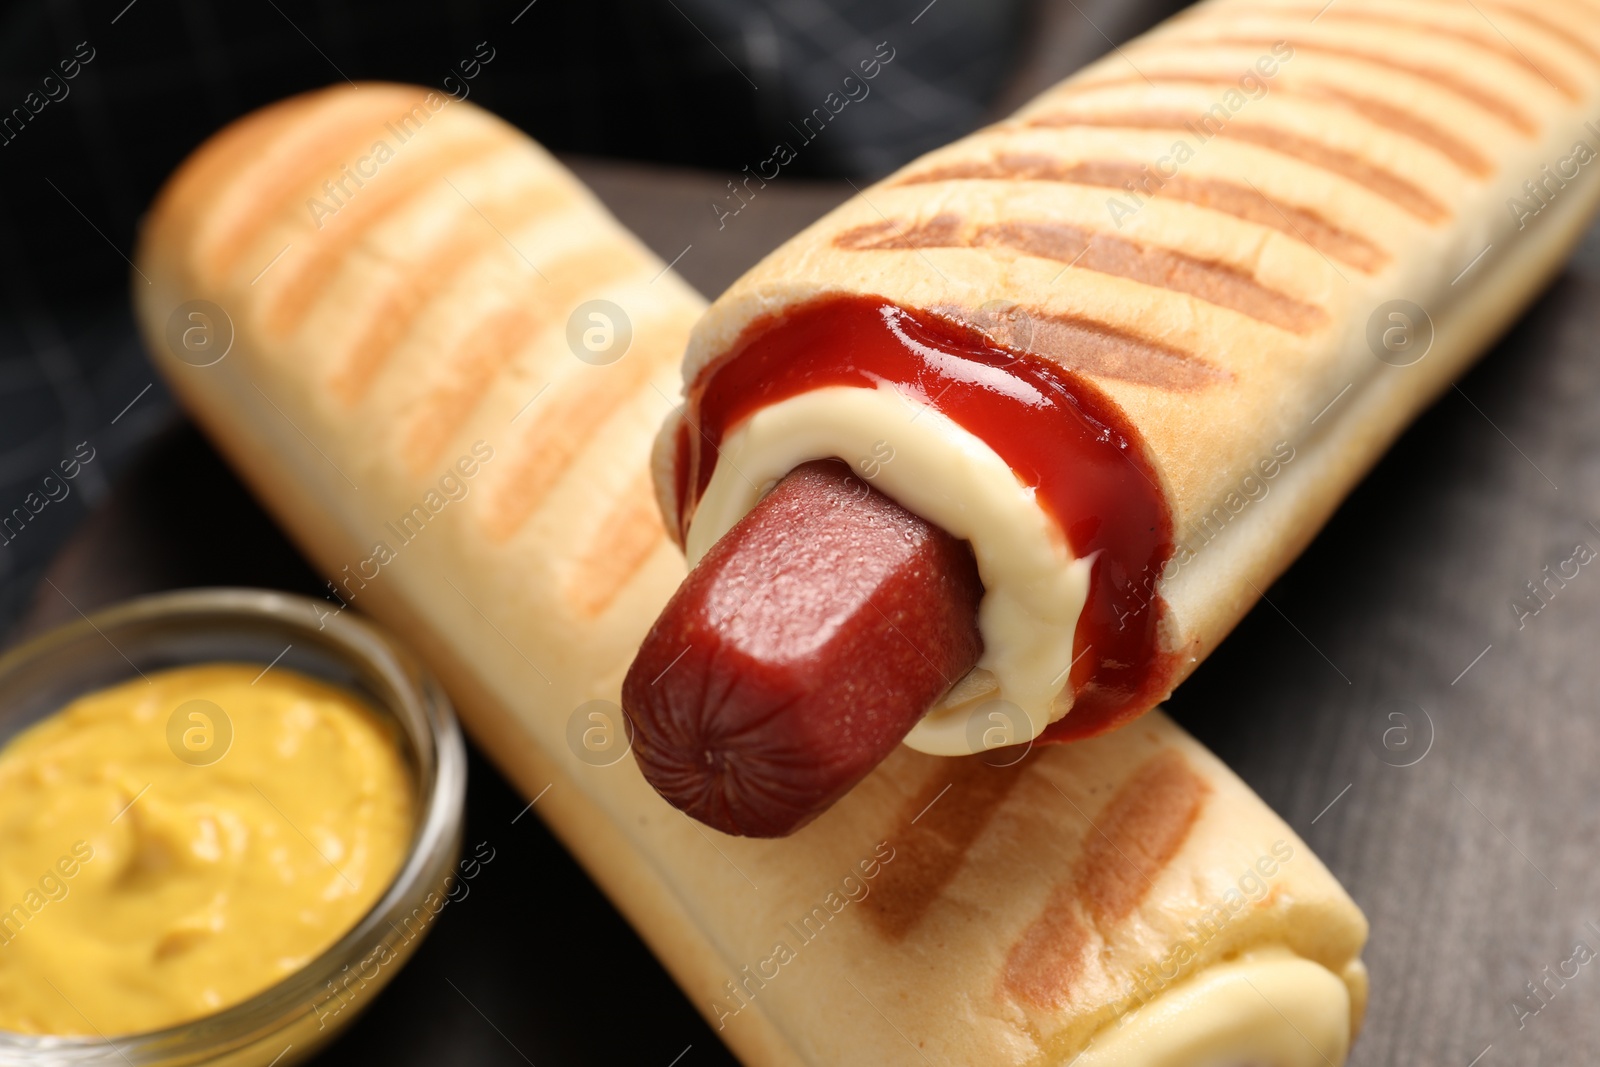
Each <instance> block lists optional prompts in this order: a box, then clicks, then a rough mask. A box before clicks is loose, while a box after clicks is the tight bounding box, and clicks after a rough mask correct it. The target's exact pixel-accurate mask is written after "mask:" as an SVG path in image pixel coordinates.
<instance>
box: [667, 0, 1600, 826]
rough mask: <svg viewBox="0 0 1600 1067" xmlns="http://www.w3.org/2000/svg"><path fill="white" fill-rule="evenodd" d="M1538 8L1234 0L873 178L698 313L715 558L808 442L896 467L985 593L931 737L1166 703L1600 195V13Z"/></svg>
mask: <svg viewBox="0 0 1600 1067" xmlns="http://www.w3.org/2000/svg"><path fill="white" fill-rule="evenodd" d="M1319 8H1320V10H1319ZM1543 10H1544V8H1543V6H1542V5H1536V4H1533V3H1531V2H1529V0H1514V2H1511V3H1507V4H1501V5H1498V6H1497V7H1496V9H1495V12H1494V13H1493V14H1486V13H1485V12H1484V11H1482V10H1480V9H1479V7H1478V5H1473V4H1470V3H1466V2H1462V3H1450V2H1446V0H1427V2H1424V3H1420V4H1415V5H1407V6H1406V8H1405V10H1404V11H1403V12H1401V11H1399V10H1398V9H1396V8H1394V7H1393V6H1392V5H1381V4H1379V3H1377V2H1376V0H1349V2H1341V3H1339V4H1338V5H1319V4H1315V3H1300V2H1298V0H1276V2H1260V0H1212V2H1208V3H1203V4H1200V5H1198V6H1196V7H1195V8H1193V9H1192V10H1190V11H1189V12H1187V13H1186V14H1185V15H1184V16H1182V17H1180V18H1178V19H1174V20H1173V21H1171V22H1169V23H1167V24H1165V25H1163V26H1161V27H1159V28H1157V29H1156V30H1154V31H1152V32H1151V33H1149V34H1148V35H1146V36H1145V37H1143V38H1140V39H1139V40H1137V41H1135V42H1133V43H1131V44H1129V45H1128V46H1126V47H1124V48H1120V49H1118V50H1117V52H1116V53H1115V54H1114V55H1112V56H1109V57H1107V58H1106V59H1105V60H1103V61H1101V62H1099V63H1096V64H1094V65H1093V66H1091V67H1089V68H1088V69H1086V70H1085V71H1083V72H1082V73H1081V74H1079V75H1077V76H1075V77H1073V78H1071V79H1068V80H1067V81H1066V82H1064V83H1062V84H1061V85H1059V86H1057V87H1055V88H1053V89H1051V90H1049V91H1048V92H1046V93H1045V94H1043V95H1042V96H1041V97H1039V98H1038V99H1037V100H1035V101H1033V102H1032V103H1030V104H1029V105H1027V106H1026V107H1024V108H1023V109H1022V110H1021V111H1020V112H1018V113H1017V114H1016V115H1014V116H1012V117H1011V118H1010V119H1007V120H1005V121H1003V122H1000V123H998V124H996V125H994V126H991V127H988V128H986V129H984V130H981V131H979V132H978V133H976V134H973V135H972V136H970V137H968V138H966V139H964V140H962V141H959V142H957V143H955V144H953V145H951V146H949V147H948V148H945V149H942V150H940V151H937V152H934V153H932V154H930V155H928V156H926V157H924V158H922V159H919V160H917V161H915V162H912V163H911V164H909V165H907V166H906V167H905V168H903V169H902V170H900V171H899V172H897V173H895V174H893V175H890V176H889V177H888V178H886V179H885V180H883V181H882V182H880V183H878V184H877V185H874V186H872V187H870V188H868V189H866V190H864V191H863V192H862V193H861V195H859V196H857V197H855V198H853V199H852V200H850V201H849V202H847V203H846V204H844V205H842V206H841V207H840V208H838V209H837V210H835V211H834V212H833V213H831V214H830V215H828V216H827V217H825V218H824V219H822V220H820V221H819V222H817V223H816V224H814V225H813V226H812V227H810V228H809V229H808V230H806V231H805V232H803V233H801V234H800V235H798V236H797V237H795V238H794V239H792V240H791V241H789V242H788V243H787V244H785V245H784V246H783V247H781V248H779V249H778V250H777V251H775V252H773V253H772V254H771V255H770V256H768V257H767V258H766V259H765V260H764V261H763V262H762V263H760V264H759V265H757V266H756V267H755V268H754V269H752V270H751V271H750V272H749V273H748V274H746V275H745V276H744V277H743V278H741V279H740V280H739V281H738V282H737V283H735V284H734V286H733V287H732V288H730V289H729V290H728V292H726V293H725V294H723V296H722V297H720V298H719V299H718V300H717V301H715V302H714V303H713V304H712V306H711V308H710V310H709V311H708V312H707V314H706V315H705V317H704V318H702V319H701V320H700V322H699V323H698V324H697V325H696V327H695V330H694V333H693V335H692V337H691V339H690V343H689V347H688V351H687V354H686V356H685V359H684V364H683V381H684V403H683V406H682V408H681V410H680V411H678V412H675V413H674V414H672V415H671V416H669V418H668V420H667V423H666V425H665V426H664V428H663V432H662V434H661V435H660V437H659V438H658V443H657V448H656V460H655V466H656V474H657V483H656V488H657V495H658V498H659V500H660V502H661V505H662V510H663V513H664V515H665V518H666V523H667V528H668V530H669V532H670V533H671V534H672V535H673V536H674V538H676V539H677V540H678V542H679V543H680V544H681V545H683V546H684V547H685V549H686V551H687V555H688V558H689V561H690V563H691V565H692V566H693V567H694V568H695V572H696V578H695V580H696V581H698V582H707V583H711V582H715V580H716V579H715V577H714V576H705V577H701V576H700V575H699V572H700V571H701V570H702V569H706V568H710V569H713V570H714V569H716V568H717V567H719V566H721V565H722V564H721V562H720V559H721V557H719V556H717V555H716V554H715V553H714V550H713V549H714V546H715V545H716V543H717V541H718V539H719V538H720V537H722V536H723V535H724V533H725V532H726V531H727V530H729V529H730V528H732V527H734V525H735V524H736V523H737V522H738V521H739V520H740V519H741V517H742V516H743V515H744V514H745V513H746V512H748V511H749V510H750V509H751V508H752V507H753V506H755V504H756V502H757V501H758V500H759V499H760V498H761V495H762V494H763V493H764V492H765V491H766V490H767V489H768V487H770V486H771V485H773V484H775V483H777V481H778V480H779V479H781V478H782V477H783V476H784V475H785V474H786V473H787V472H788V471H789V470H790V469H791V468H793V467H794V466H795V465H797V464H800V463H804V462H808V461H811V460H815V459H820V458H828V457H832V458H837V459H841V460H843V461H845V462H847V463H850V464H852V465H858V466H862V467H864V468H865V467H871V469H872V471H873V474H874V479H873V482H872V484H873V486H874V487H875V488H876V489H878V490H879V491H881V492H883V493H885V494H886V495H888V496H890V497H891V498H893V499H895V500H896V501H897V502H898V503H899V504H901V505H902V506H903V507H904V508H906V509H907V510H908V511H911V512H912V513H914V514H917V515H919V516H920V517H921V518H922V519H924V520H925V521H927V522H929V523H931V524H932V525H935V526H939V527H940V528H942V529H944V530H945V531H946V532H947V533H949V534H950V535H951V536H954V537H957V538H959V539H962V540H966V541H968V542H969V543H970V544H971V546H972V550H973V553H974V556H975V559H976V561H977V567H978V572H979V576H980V579H981V581H982V582H983V585H984V596H983V600H982V602H981V606H980V609H979V620H980V629H981V636H982V644H983V653H982V657H981V658H980V660H979V662H978V663H977V664H976V666H975V667H974V669H973V670H972V671H971V672H969V673H968V675H967V676H966V677H965V678H964V679H962V680H960V681H959V682H957V683H956V684H955V685H953V686H952V687H951V689H950V690H949V691H948V692H947V693H946V694H944V695H943V696H942V697H941V698H940V699H938V700H936V701H934V702H933V703H931V704H930V705H929V708H928V711H927V714H926V715H924V716H923V717H922V719H921V720H920V721H919V722H917V723H916V725H915V726H914V727H912V728H911V730H910V731H909V732H908V735H907V738H906V743H907V744H909V745H911V746H912V747H914V748H917V749H920V750H922V751H924V752H929V753H933V754H939V755H957V754H963V753H969V752H973V751H976V750H979V749H981V748H982V747H984V746H986V745H989V744H992V743H995V742H996V741H999V742H1002V743H1011V744H1025V743H1029V742H1032V741H1034V740H1038V741H1042V742H1051V741H1065V740H1072V739H1078V738H1082V737H1087V736H1091V735H1094V734H1096V733H1099V732H1102V731H1104V730H1108V729H1111V728H1113V727H1116V726H1118V725H1121V724H1124V723H1126V722H1128V721H1130V720H1131V719H1133V718H1134V717H1136V716H1138V715H1140V714H1142V713H1143V712H1145V711H1146V710H1148V709H1149V708H1151V707H1153V706H1154V705H1155V704H1156V703H1158V702H1159V701H1160V700H1161V699H1163V698H1164V697H1165V696H1166V695H1167V694H1168V693H1169V692H1170V691H1171V690H1172V689H1173V687H1174V686H1176V685H1177V684H1178V683H1180V682H1181V681H1182V680H1183V679H1184V678H1185V677H1186V676H1187V675H1188V673H1189V672H1190V671H1192V670H1193V669H1194V668H1195V666H1196V665H1197V664H1198V663H1199V662H1200V661H1201V660H1202V659H1203V658H1204V657H1205V656H1206V655H1207V654H1208V653H1209V652H1210V651H1211V650H1212V649H1213V648H1215V647H1216V645H1217V643H1218V642H1220V641H1221V640H1222V638H1223V637H1224V636H1225V635H1226V634H1227V633H1228V631H1229V630H1230V629H1231V628H1232V627H1233V625H1234V624H1235V623H1236V622H1237V621H1238V619H1239V618H1240V617H1241V616H1242V615H1243V614H1244V613H1245V612H1246V611H1247V610H1249V608H1250V607H1251V606H1252V604H1254V602H1255V601H1256V599H1257V598H1258V597H1259V596H1260V594H1261V590H1263V589H1265V588H1266V587H1267V586H1268V585H1269V584H1270V583H1271V582H1272V581H1273V580H1274V579H1275V578H1276V577H1277V575H1278V574H1279V573H1280V572H1281V571H1282V570H1283V569H1284V568H1285V567H1286V566H1287V565H1288V563H1289V562H1290V561H1291V560H1292V559H1293V558H1294V556H1295V555H1296V554H1297V553H1298V551H1299V550H1300V548H1301V547H1302V546H1304V545H1305V544H1306V543H1307V542H1308V541H1309V540H1310V538H1311V537H1312V536H1313V535H1314V534H1315V532H1316V530H1317V529H1318V528H1319V527H1320V526H1321V524H1322V523H1323V522H1324V521H1325V520H1326V519H1327V517H1328V515H1329V514H1330V513H1331V512H1332V510H1333V509H1334V508H1335V507H1336V506H1337V505H1338V502H1339V501H1340V499H1341V498H1342V497H1343V495H1344V494H1345V493H1346V492H1347V491H1348V489H1349V488H1350V487H1351V486H1352V485H1353V484H1354V483H1355V481H1356V480H1357V479H1358V478H1359V477H1360V476H1361V475H1362V473H1363V472H1364V471H1365V470H1366V469H1367V468H1368V467H1369V466H1371V464H1372V463H1373V462H1375V460H1376V459H1377V457H1378V456H1379V455H1380V454H1381V453H1382V451H1383V449H1384V448H1385V447H1386V445H1387V444H1388V442H1389V441H1391V440H1392V439H1393V438H1394V437H1395V436H1396V435H1397V434H1398V433H1399V432H1400V431H1401V429H1402V428H1403V427H1404V426H1405V425H1406V423H1407V422H1408V421H1409V420H1410V419H1411V418H1412V417H1413V416H1414V415H1415V414H1416V413H1417V412H1418V411H1420V410H1421V409H1422V408H1423V407H1424V406H1425V405H1426V404H1427V403H1429V402H1430V401H1431V400H1432V398H1433V397H1435V396H1436V395H1437V394H1438V393H1439V392H1440V391H1441V390H1442V389H1444V388H1446V387H1447V386H1448V384H1449V383H1450V382H1451V381H1452V380H1453V379H1454V378H1456V377H1457V376H1458V375H1459V374H1460V373H1461V372H1462V371H1463V370H1464V369H1465V368H1466V367H1467V366H1468V365H1469V364H1470V363H1471V361H1472V360H1473V359H1474V358H1475V357H1476V356H1477V355H1478V354H1480V353H1481V352H1483V351H1484V349H1485V348H1486V347H1487V346H1488V344H1489V343H1490V342H1491V341H1492V340H1493V339H1494V338H1495V337H1496V335H1498V334H1499V332H1500V331H1502V330H1503V329H1505V327H1506V326H1507V325H1508V324H1509V323H1510V322H1511V321H1512V319H1513V318H1514V317H1515V315H1516V314H1517V313H1518V312H1519V311H1520V310H1521V309H1522V308H1523V307H1524V306H1525V305H1526V304H1527V303H1528V301H1529V300H1530V299H1531V298H1532V296H1533V295H1534V294H1535V293H1537V292H1538V290H1539V288H1540V287H1541V286H1542V285H1543V284H1544V282H1545V281H1546V280H1547V279H1548V278H1549V277H1550V276H1551V274H1552V273H1553V272H1554V271H1555V270H1556V269H1557V268H1558V266H1559V265H1560V263H1561V261H1562V258H1563V255H1564V253H1565V252H1566V250H1567V249H1569V248H1570V247H1571V245H1572V243H1573V242H1574V241H1575V240H1576V238H1577V236H1578V235H1579V234H1580V233H1581V231H1582V228H1583V226H1584V225H1585V224H1586V222H1587V220H1588V219H1589V218H1590V217H1591V216H1592V214H1593V209H1594V206H1595V203H1596V200H1597V196H1600V182H1597V180H1596V178H1595V176H1594V175H1593V174H1591V173H1587V172H1585V170H1584V164H1583V160H1585V159H1591V158H1594V157H1595V155H1596V154H1597V153H1600V130H1597V128H1596V127H1595V126H1594V125H1593V124H1592V123H1590V124H1589V125H1585V123H1586V121H1587V120H1589V119H1590V118H1591V117H1593V116H1595V115H1596V114H1597V113H1600V106H1597V105H1600V13H1596V12H1595V11H1594V10H1592V9H1590V8H1588V7H1586V6H1583V5H1564V6H1563V8H1562V10H1563V12H1565V14H1563V16H1562V18H1563V22H1562V24H1561V26H1560V27H1558V26H1557V25H1556V24H1555V23H1553V22H1552V21H1550V20H1549V19H1548V18H1545V17H1544V16H1543V15H1542V14H1541V12H1542V11H1543ZM1552 161H1556V162H1552ZM1552 166H1555V167H1556V169H1555V170H1552V169H1551V167H1552ZM886 456H887V457H892V459H888V460H887V461H885V459H884V457H886ZM671 610H672V609H669V613H670V611H671ZM663 625H668V626H670V625H671V620H670V619H669V620H666V621H665V622H664V624H663ZM885 640H888V639H887V638H885ZM871 660H872V657H871V656H870V655H867V654H863V655H862V656H860V657H859V659H858V662H871ZM753 669H754V670H757V671H759V670H760V669H761V668H760V666H759V665H757V666H756V667H754V668H753ZM996 701H1000V702H1002V703H1003V704H1005V705H1007V706H1009V707H1011V708H1012V709H1013V714H1011V715H1010V716H1009V718H1008V722H1009V725H1010V727H1011V728H1010V729H1009V730H1002V731H998V732H997V731H994V730H990V729H987V728H986V727H985V723H984V721H983V720H984V718H985V717H987V716H990V715H992V711H991V710H990V709H992V708H993V706H994V705H995V702H996ZM805 706H806V705H805V704H804V703H803V702H797V703H795V704H793V705H792V708H793V709H794V710H792V711H780V712H775V713H774V714H779V715H781V714H794V715H800V714H802V713H803V710H804V708H805ZM712 714H714V712H712V711H710V710H708V711H705V712H695V713H685V717H687V718H694V717H695V716H696V715H712ZM654 728H655V726H654V724H646V725H645V726H644V733H645V734H646V736H645V737H644V739H643V745H642V749H647V748H648V746H649V743H650V738H649V736H648V734H649V733H650V731H651V730H653V729H654ZM791 732H793V733H796V734H798V733H799V729H798V728H792V730H791ZM705 736H706V737H708V738H711V737H715V736H717V731H716V730H714V729H708V730H707V731H706V732H705ZM700 755H701V758H700V759H698V760H696V761H690V762H693V763H694V764H695V765H696V766H699V767H701V768H706V767H710V766H713V765H715V764H716V762H717V759H718V754H717V750H716V747H715V746H714V745H712V744H709V743H708V744H707V745H706V747H705V749H704V750H703V751H702V753H701V754H700ZM817 758H818V759H819V760H822V759H824V758H826V759H829V760H832V759H836V757H834V756H827V757H824V756H823V754H822V752H821V750H820V749H819V750H818V753H817ZM703 773H704V772H703ZM678 788H679V789H680V790H681V791H683V792H689V793H692V792H693V789H694V787H693V784H692V783H680V784H679V787H678ZM748 790H749V792H750V793H751V795H760V783H750V784H749V786H748ZM817 802H818V803H821V802H822V798H821V797H820V796H819V797H818V798H817ZM794 803H795V801H794V799H793V798H788V799H786V801H785V806H786V807H792V806H793V805H794ZM748 821H750V822H751V823H752V824H755V823H758V822H760V819H759V817H757V816H756V815H751V816H749V817H748Z"/></svg>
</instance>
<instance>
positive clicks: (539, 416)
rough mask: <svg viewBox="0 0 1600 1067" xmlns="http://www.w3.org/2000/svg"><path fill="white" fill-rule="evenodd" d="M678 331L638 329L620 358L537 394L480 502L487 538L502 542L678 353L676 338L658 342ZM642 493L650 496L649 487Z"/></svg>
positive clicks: (582, 370)
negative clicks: (517, 440)
mask: <svg viewBox="0 0 1600 1067" xmlns="http://www.w3.org/2000/svg"><path fill="white" fill-rule="evenodd" d="M683 326H684V329H686V328H687V326H688V324H687V323H684V324H683ZM683 335H684V334H683V331H682V330H678V331H677V332H674V331H673V330H670V329H665V328H658V329H654V330H649V331H645V330H643V329H640V330H638V331H637V332H636V333H635V334H634V339H633V345H632V347H630V348H629V349H628V351H627V353H626V354H625V355H624V356H623V357H622V359H620V360H618V361H617V362H616V363H611V364H607V365H606V366H603V367H588V366H585V367H582V368H579V369H578V370H576V371H574V372H572V376H571V377H570V378H568V379H567V380H564V381H561V382H558V383H556V384H555V385H553V386H551V387H550V389H549V390H548V392H547V393H546V394H545V395H543V396H541V397H540V398H539V400H538V402H537V403H536V404H534V406H533V407H532V408H530V409H529V411H528V414H527V416H526V417H527V418H529V419H531V420H533V421H532V425H531V426H530V428H529V429H528V431H527V432H526V433H525V434H524V435H523V438H522V444H521V447H520V448H519V449H518V450H517V455H516V456H515V457H514V458H513V459H512V461H511V462H510V463H508V464H507V465H506V466H505V468H504V469H503V470H502V471H501V472H500V476H499V477H498V479H497V481H496V485H495V488H494V489H493V490H492V495H491V496H490V497H489V499H488V501H487V503H486V505H485V508H484V517H483V527H484V533H485V534H486V535H487V536H488V538H489V540H490V541H493V542H495V543H496V544H499V543H503V542H505V541H507V540H509V539H510V538H511V536H512V535H513V534H515V533H516V532H517V531H518V530H519V529H521V528H522V524H523V523H525V522H527V521H528V519H529V518H530V517H532V515H533V513H534V512H535V511H537V510H538V509H539V506H540V505H541V504H543V503H544V501H545V500H546V498H548V497H549V495H550V493H551V491H552V490H554V489H555V487H556V485H557V484H558V483H559V482H560V481H561V479H562V477H563V476H565V474H566V473H567V470H568V469H569V468H570V467H571V466H572V463H573V461H574V460H575V459H576V458H577V457H578V454H579V453H580V452H582V451H583V450H584V449H585V448H586V447H588V445H589V442H590V441H591V440H592V439H593V437H594V435H595V434H596V433H597V432H598V431H599V429H600V427H601V425H602V424H603V423H604V422H605V420H606V419H607V418H609V417H610V416H611V413H612V412H614V411H616V410H617V408H619V407H621V406H622V405H623V404H624V403H626V402H627V401H628V400H629V399H630V398H631V397H632V396H633V395H634V393H635V392H636V391H638V390H639V389H640V388H642V387H643V385H644V383H645V382H646V381H647V380H648V379H649V377H650V375H651V374H652V373H654V371H655V370H656V369H657V368H659V367H661V366H662V365H663V364H669V363H670V362H671V361H672V360H674V359H676V357H678V356H679V355H681V354H682V353H681V351H680V349H679V346H678V345H677V344H670V345H667V346H666V347H663V339H665V338H681V337H683ZM646 497H647V499H649V500H652V501H653V500H654V499H655V496H654V491H653V490H651V491H650V492H649V493H647V494H646Z"/></svg>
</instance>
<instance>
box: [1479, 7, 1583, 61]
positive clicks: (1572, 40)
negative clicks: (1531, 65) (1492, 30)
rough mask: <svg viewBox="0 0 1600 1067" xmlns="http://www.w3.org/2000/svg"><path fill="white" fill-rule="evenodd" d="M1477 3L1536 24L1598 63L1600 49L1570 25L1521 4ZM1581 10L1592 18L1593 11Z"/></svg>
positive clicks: (1529, 23) (1530, 23) (1533, 24)
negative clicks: (1578, 34)
mask: <svg viewBox="0 0 1600 1067" xmlns="http://www.w3.org/2000/svg"><path fill="white" fill-rule="evenodd" d="M1478 3H1479V5H1480V6H1483V7H1489V8H1493V9H1494V10H1496V11H1503V12H1505V13H1506V14H1507V15H1510V16H1512V17H1513V18H1518V19H1521V20H1522V21H1523V22H1526V23H1527V24H1528V25H1530V26H1536V27H1538V28H1539V29H1541V30H1543V31H1544V32H1545V33H1547V34H1549V35H1550V36H1551V37H1554V38H1556V39H1557V40H1558V41H1561V42H1562V43H1563V44H1565V45H1567V46H1568V47H1569V48H1573V49H1576V50H1577V51H1579V52H1582V53H1583V54H1584V55H1585V56H1587V57H1588V58H1589V59H1591V60H1593V61H1594V62H1596V63H1600V49H1597V48H1595V46H1594V45H1592V44H1590V43H1589V42H1588V41H1585V40H1584V39H1582V38H1581V37H1578V36H1577V35H1576V34H1574V33H1573V32H1572V28H1571V27H1570V26H1562V25H1560V24H1559V23H1556V22H1552V21H1550V20H1549V19H1547V18H1545V17H1544V16H1543V15H1542V14H1540V13H1539V12H1537V11H1534V10H1531V9H1529V8H1526V7H1523V6H1522V5H1521V4H1513V3H1499V4H1497V3H1494V2H1493V0H1478ZM1581 10H1582V12H1583V14H1585V15H1588V16H1590V18H1591V19H1593V18H1594V16H1595V12H1593V11H1591V10H1589V9H1588V8H1582V9H1581Z"/></svg>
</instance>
